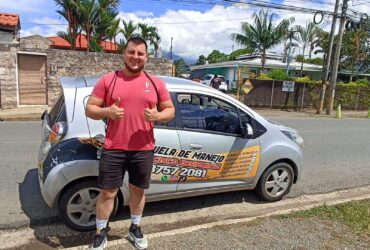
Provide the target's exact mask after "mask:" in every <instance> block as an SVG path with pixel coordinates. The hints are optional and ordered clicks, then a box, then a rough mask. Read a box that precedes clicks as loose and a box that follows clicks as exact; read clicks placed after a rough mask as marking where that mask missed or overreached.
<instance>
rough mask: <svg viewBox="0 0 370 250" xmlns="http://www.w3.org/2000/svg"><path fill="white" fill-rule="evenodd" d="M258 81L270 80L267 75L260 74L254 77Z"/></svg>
mask: <svg viewBox="0 0 370 250" xmlns="http://www.w3.org/2000/svg"><path fill="white" fill-rule="evenodd" d="M256 79H258V80H272V78H270V77H269V76H268V75H266V74H264V73H261V74H260V75H259V76H258V77H256Z"/></svg>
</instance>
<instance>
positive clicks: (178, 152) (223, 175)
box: [152, 145, 260, 182]
mask: <svg viewBox="0 0 370 250" xmlns="http://www.w3.org/2000/svg"><path fill="white" fill-rule="evenodd" d="M259 156H260V147H259V145H257V146H253V147H249V148H245V149H242V150H239V151H233V152H228V153H220V154H212V153H207V152H200V151H192V150H183V149H176V148H170V147H164V146H158V145H157V146H155V148H154V163H153V168H152V180H154V181H161V182H185V181H204V180H216V179H217V180H227V179H241V178H248V177H254V176H255V175H256V173H257V169H258V165H259Z"/></svg>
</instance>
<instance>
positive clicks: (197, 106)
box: [177, 94, 241, 134]
mask: <svg viewBox="0 0 370 250" xmlns="http://www.w3.org/2000/svg"><path fill="white" fill-rule="evenodd" d="M177 105H178V109H179V113H180V116H181V122H182V127H183V128H189V129H200V130H206V131H214V132H220V133H229V134H240V133H241V129H240V123H239V116H238V110H237V108H236V107H234V106H233V105H231V104H229V103H227V102H225V101H223V100H221V99H218V98H214V97H210V96H206V95H197V94H178V95H177Z"/></svg>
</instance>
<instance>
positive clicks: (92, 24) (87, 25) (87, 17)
mask: <svg viewBox="0 0 370 250" xmlns="http://www.w3.org/2000/svg"><path fill="white" fill-rule="evenodd" d="M76 6H77V9H78V20H79V22H80V25H81V29H82V30H83V31H84V33H85V35H86V40H87V44H88V45H90V40H91V37H92V35H93V32H94V31H95V30H96V28H97V25H98V21H99V20H98V18H99V3H98V2H95V0H80V1H78V2H76ZM89 50H90V48H89V46H88V48H87V51H89Z"/></svg>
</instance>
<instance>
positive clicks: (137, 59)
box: [123, 42, 148, 74]
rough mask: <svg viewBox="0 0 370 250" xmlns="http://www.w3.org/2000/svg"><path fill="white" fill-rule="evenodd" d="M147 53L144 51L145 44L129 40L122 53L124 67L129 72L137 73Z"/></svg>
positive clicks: (143, 63)
mask: <svg viewBox="0 0 370 250" xmlns="http://www.w3.org/2000/svg"><path fill="white" fill-rule="evenodd" d="M147 60H148V54H147V52H146V48H145V44H135V43H133V42H129V43H128V44H127V47H126V50H125V52H124V53H123V61H124V63H125V67H126V69H127V70H128V71H129V72H131V73H134V74H135V73H139V72H141V71H142V70H143V68H144V65H145V63H146V61H147Z"/></svg>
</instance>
